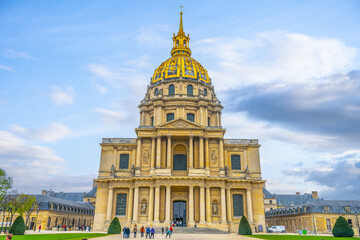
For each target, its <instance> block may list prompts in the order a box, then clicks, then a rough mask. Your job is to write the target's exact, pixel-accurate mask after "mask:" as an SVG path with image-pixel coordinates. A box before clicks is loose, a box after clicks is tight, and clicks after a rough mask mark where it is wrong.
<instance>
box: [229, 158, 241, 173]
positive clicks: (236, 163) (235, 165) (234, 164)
mask: <svg viewBox="0 0 360 240" xmlns="http://www.w3.org/2000/svg"><path fill="white" fill-rule="evenodd" d="M231 169H232V170H240V169H241V165H240V155H231Z"/></svg>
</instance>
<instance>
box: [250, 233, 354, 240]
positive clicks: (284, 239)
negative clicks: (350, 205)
mask: <svg viewBox="0 0 360 240" xmlns="http://www.w3.org/2000/svg"><path fill="white" fill-rule="evenodd" d="M251 237H253V238H260V239H271V240H278V239H279V240H299V239H303V240H321V239H323V240H349V239H359V238H357V237H356V238H355V237H354V238H334V237H325V236H302V235H276V234H274V235H273V234H268V235H252V236H251Z"/></svg>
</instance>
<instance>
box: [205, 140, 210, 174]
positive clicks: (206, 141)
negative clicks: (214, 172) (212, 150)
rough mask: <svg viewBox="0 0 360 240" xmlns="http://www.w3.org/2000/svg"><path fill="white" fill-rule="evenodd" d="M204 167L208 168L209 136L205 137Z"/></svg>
mask: <svg viewBox="0 0 360 240" xmlns="http://www.w3.org/2000/svg"><path fill="white" fill-rule="evenodd" d="M205 168H206V169H209V168H210V159H209V138H205Z"/></svg>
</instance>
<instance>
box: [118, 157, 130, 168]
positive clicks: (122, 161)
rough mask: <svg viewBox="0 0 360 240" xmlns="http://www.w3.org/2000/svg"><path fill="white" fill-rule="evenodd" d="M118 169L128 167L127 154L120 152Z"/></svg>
mask: <svg viewBox="0 0 360 240" xmlns="http://www.w3.org/2000/svg"><path fill="white" fill-rule="evenodd" d="M119 168H120V169H129V154H120V167H119Z"/></svg>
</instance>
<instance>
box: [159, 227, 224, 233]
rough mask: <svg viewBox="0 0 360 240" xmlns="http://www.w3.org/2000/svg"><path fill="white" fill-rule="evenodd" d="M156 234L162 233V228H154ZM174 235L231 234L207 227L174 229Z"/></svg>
mask: <svg viewBox="0 0 360 240" xmlns="http://www.w3.org/2000/svg"><path fill="white" fill-rule="evenodd" d="M154 229H155V232H156V233H161V227H154ZM173 229H174V234H176V233H181V234H193V233H196V234H229V232H226V231H222V230H219V229H215V228H207V227H196V228H195V227H173Z"/></svg>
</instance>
